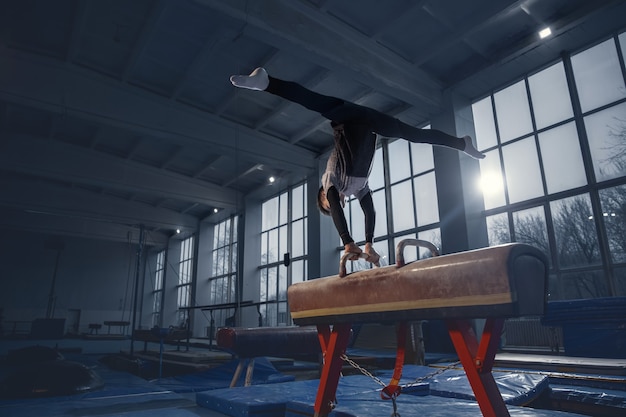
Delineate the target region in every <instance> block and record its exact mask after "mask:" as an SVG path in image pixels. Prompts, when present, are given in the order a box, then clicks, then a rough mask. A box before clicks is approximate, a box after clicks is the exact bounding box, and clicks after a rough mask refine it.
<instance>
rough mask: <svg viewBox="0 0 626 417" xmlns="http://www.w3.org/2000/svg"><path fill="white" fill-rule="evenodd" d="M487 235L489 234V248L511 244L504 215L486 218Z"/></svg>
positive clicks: (507, 222) (507, 221) (505, 215)
mask: <svg viewBox="0 0 626 417" xmlns="http://www.w3.org/2000/svg"><path fill="white" fill-rule="evenodd" d="M487 233H488V234H489V246H496V245H502V244H503V243H510V242H511V231H510V230H509V217H508V216H507V214H506V213H500V214H496V215H494V216H488V217H487Z"/></svg>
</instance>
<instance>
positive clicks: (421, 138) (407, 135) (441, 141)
mask: <svg viewBox="0 0 626 417" xmlns="http://www.w3.org/2000/svg"><path fill="white" fill-rule="evenodd" d="M369 111H370V116H369V120H370V122H371V123H372V129H373V131H374V132H376V133H378V134H379V135H382V136H387V137H391V138H402V139H406V140H408V141H409V142H413V143H428V144H431V145H438V146H445V147H448V148H453V149H457V150H459V151H462V152H465V153H466V154H468V155H469V156H471V157H472V158H475V159H483V158H484V157H485V155H484V154H483V153H482V152H480V151H479V150H477V149H476V148H475V147H474V145H473V144H472V138H471V137H469V136H464V137H462V138H458V137H456V136H452V135H449V134H447V133H445V132H442V131H441V130H437V129H418V128H416V127H413V126H411V125H408V124H406V123H404V122H402V121H400V120H398V119H396V118H394V117H391V116H388V115H386V114H384V113H381V112H378V111H376V110H372V109H369Z"/></svg>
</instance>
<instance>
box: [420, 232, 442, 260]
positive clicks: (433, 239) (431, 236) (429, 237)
mask: <svg viewBox="0 0 626 417" xmlns="http://www.w3.org/2000/svg"><path fill="white" fill-rule="evenodd" d="M417 238H418V239H421V240H425V241H427V242H430V243H432V244H433V245H435V246H436V247H437V249H439V250H441V230H440V229H439V228H437V229H430V230H424V231H422V232H419V233H418V234H417ZM419 253H420V259H424V258H430V257H432V253H430V251H429V250H428V249H426V248H420V249H419Z"/></svg>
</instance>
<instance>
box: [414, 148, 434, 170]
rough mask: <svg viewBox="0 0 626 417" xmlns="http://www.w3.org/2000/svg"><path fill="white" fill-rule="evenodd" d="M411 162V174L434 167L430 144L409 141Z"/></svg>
mask: <svg viewBox="0 0 626 417" xmlns="http://www.w3.org/2000/svg"><path fill="white" fill-rule="evenodd" d="M410 148H411V163H412V165H413V175H418V174H421V173H422V172H426V171H430V170H431V169H435V160H434V158H433V147H432V145H426V144H424V143H411V144H410Z"/></svg>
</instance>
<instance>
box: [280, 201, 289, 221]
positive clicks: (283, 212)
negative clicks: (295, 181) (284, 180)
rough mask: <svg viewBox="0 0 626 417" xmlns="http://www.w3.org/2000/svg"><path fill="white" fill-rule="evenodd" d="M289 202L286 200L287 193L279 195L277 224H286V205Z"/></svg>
mask: <svg viewBox="0 0 626 417" xmlns="http://www.w3.org/2000/svg"><path fill="white" fill-rule="evenodd" d="M288 201H289V198H288V194H287V193H282V194H281V195H280V202H279V207H280V213H279V215H280V218H279V219H278V221H279V223H278V224H285V223H287V203H288Z"/></svg>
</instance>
